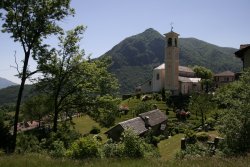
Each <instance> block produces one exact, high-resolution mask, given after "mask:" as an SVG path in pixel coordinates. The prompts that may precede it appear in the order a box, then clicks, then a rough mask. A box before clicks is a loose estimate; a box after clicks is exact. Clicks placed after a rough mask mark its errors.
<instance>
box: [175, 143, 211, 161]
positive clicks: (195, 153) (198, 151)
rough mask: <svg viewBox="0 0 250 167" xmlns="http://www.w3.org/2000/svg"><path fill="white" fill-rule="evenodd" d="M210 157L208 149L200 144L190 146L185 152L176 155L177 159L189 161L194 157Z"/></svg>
mask: <svg viewBox="0 0 250 167" xmlns="http://www.w3.org/2000/svg"><path fill="white" fill-rule="evenodd" d="M206 155H208V152H207V148H205V147H204V146H202V145H198V144H189V145H187V147H186V149H185V150H181V151H179V152H178V153H177V154H176V158H177V159H188V158H193V157H196V158H197V157H204V156H206Z"/></svg>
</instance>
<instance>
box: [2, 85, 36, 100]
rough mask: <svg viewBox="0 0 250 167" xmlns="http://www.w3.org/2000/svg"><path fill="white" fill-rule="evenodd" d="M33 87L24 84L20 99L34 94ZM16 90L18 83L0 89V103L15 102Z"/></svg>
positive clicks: (17, 89)
mask: <svg viewBox="0 0 250 167" xmlns="http://www.w3.org/2000/svg"><path fill="white" fill-rule="evenodd" d="M33 88H34V86H33V85H25V87H24V92H23V99H22V100H23V101H24V100H25V99H27V98H28V97H31V96H32V95H33V94H34V92H33ZM18 91H19V85H18V86H9V87H7V88H3V89H0V105H2V104H8V103H16V100H17V95H18Z"/></svg>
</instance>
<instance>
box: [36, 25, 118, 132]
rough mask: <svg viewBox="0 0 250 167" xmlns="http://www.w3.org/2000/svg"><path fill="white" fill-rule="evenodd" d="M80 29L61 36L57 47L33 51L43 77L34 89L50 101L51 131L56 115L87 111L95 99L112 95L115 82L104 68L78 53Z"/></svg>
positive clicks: (56, 118)
mask: <svg viewBox="0 0 250 167" xmlns="http://www.w3.org/2000/svg"><path fill="white" fill-rule="evenodd" d="M83 32H84V27H83V26H78V27H76V28H75V29H73V30H70V31H67V32H66V33H62V35H61V36H60V37H59V48H58V49H55V48H52V49H51V50H48V49H47V48H44V49H42V50H39V51H38V52H37V54H38V55H43V56H39V57H40V59H39V61H38V69H39V70H40V71H42V73H43V77H42V78H40V79H39V84H38V89H40V90H42V91H45V92H46V94H47V95H48V96H50V98H51V99H52V100H53V113H54V118H53V131H54V132H56V131H57V122H58V119H59V116H60V113H62V112H64V113H66V115H68V116H70V115H69V112H70V111H72V112H76V111H88V110H90V108H91V107H93V106H95V104H96V103H97V97H98V96H101V95H102V94H106V93H108V92H109V93H111V94H112V92H114V93H115V89H116V88H117V80H116V79H115V78H114V77H113V76H112V75H110V74H109V73H108V72H107V70H106V69H107V67H106V66H107V65H106V66H105V63H104V62H100V61H91V60H86V59H84V57H83V56H84V52H83V51H82V50H80V46H79V42H80V40H81V37H80V35H81V34H82V33H83Z"/></svg>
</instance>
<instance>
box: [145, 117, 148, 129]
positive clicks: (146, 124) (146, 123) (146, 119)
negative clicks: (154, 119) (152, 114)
mask: <svg viewBox="0 0 250 167" xmlns="http://www.w3.org/2000/svg"><path fill="white" fill-rule="evenodd" d="M145 126H146V128H148V127H149V116H146V117H145Z"/></svg>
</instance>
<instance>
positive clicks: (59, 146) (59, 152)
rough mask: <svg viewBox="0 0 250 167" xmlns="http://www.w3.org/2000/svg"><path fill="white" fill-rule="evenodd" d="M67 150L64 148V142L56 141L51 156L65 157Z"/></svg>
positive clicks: (52, 146)
mask: <svg viewBox="0 0 250 167" xmlns="http://www.w3.org/2000/svg"><path fill="white" fill-rule="evenodd" d="M65 152H66V149H65V148H64V143H63V142H62V141H58V140H56V141H54V142H53V143H52V144H51V150H50V152H49V153H50V155H51V156H52V157H55V158H59V157H63V156H64V155H65Z"/></svg>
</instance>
